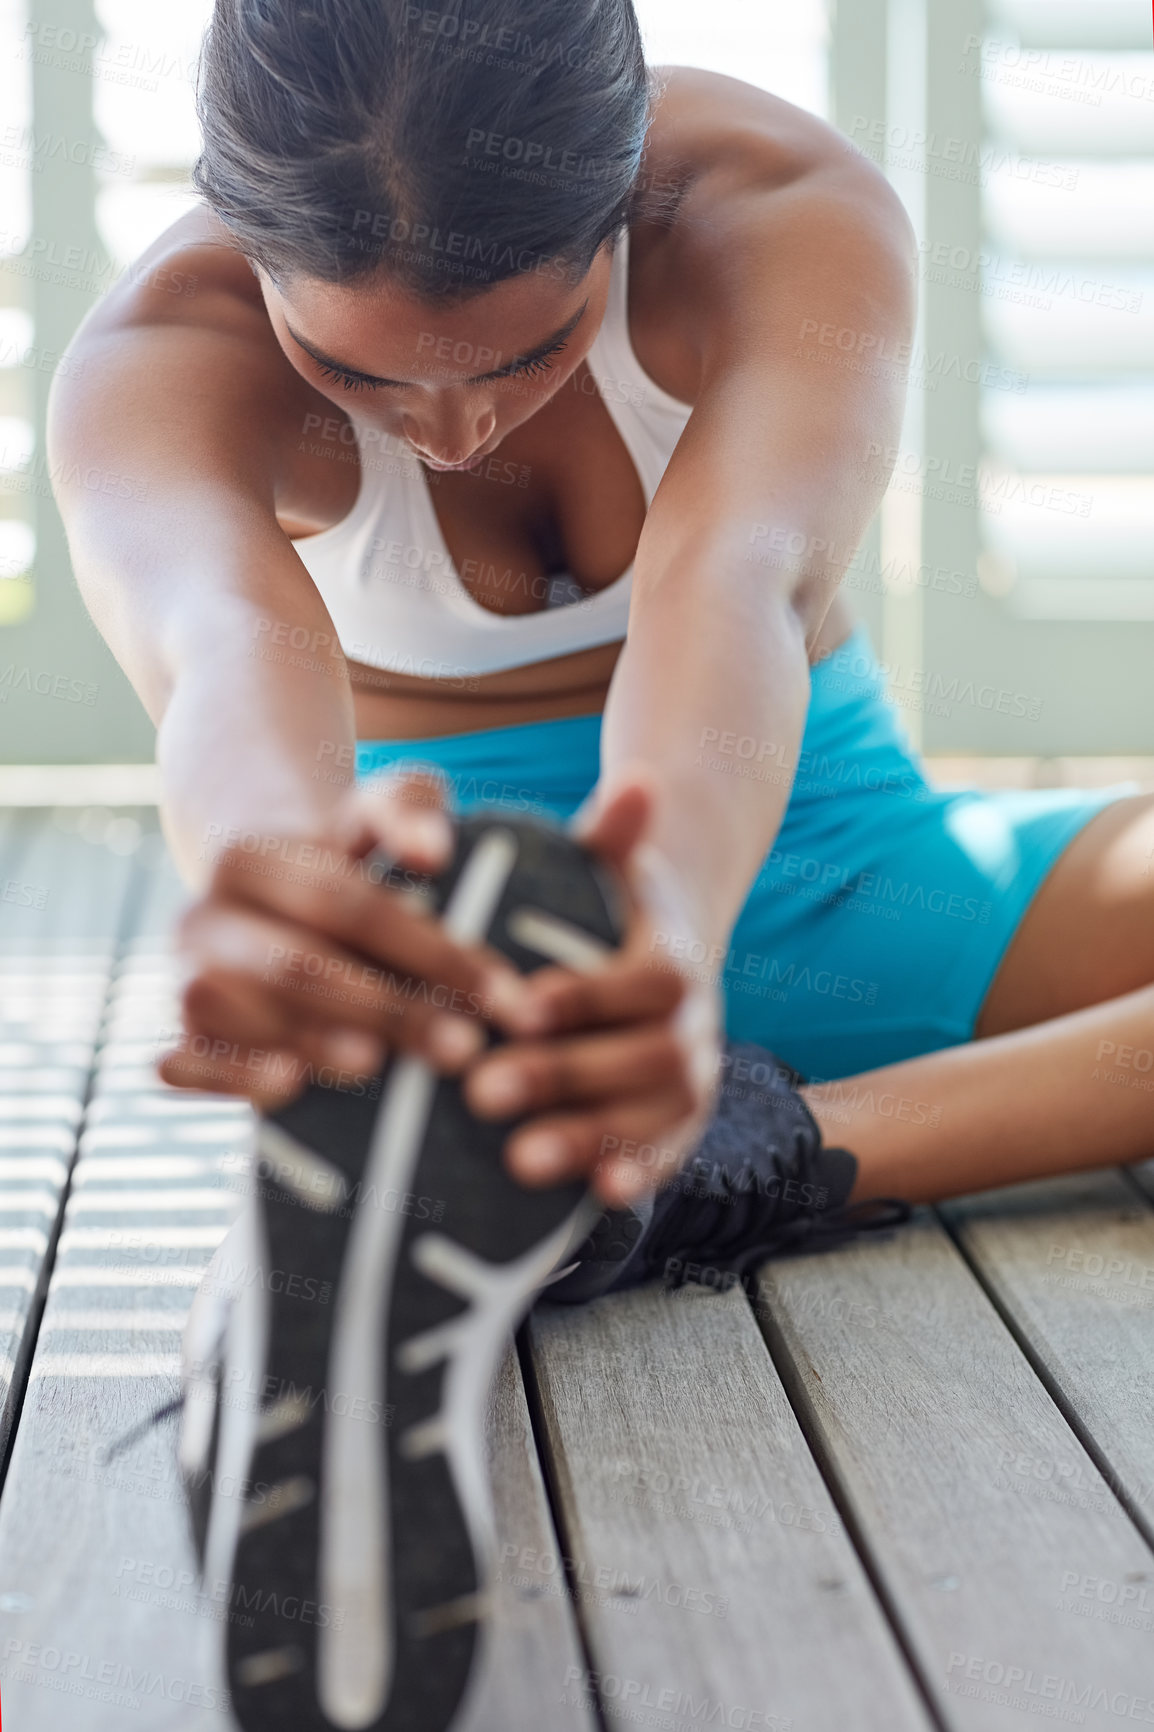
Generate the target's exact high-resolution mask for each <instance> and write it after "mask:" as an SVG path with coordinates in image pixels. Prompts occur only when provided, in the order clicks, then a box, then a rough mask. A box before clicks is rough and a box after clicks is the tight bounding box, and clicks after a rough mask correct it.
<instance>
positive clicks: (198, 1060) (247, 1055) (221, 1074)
mask: <svg viewBox="0 0 1154 1732" xmlns="http://www.w3.org/2000/svg"><path fill="white" fill-rule="evenodd" d="M222 1048H223V1049H224V1050H221V1049H222ZM156 1068H157V1071H158V1073H159V1075H160V1077H161V1080H162V1081H163V1082H166V1083H168V1084H169V1086H170V1087H171V1088H179V1089H199V1090H203V1091H206V1092H207V1093H209V1094H220V1095H243V1096H244V1097H245V1098H246V1099H247V1100H250V1101H251V1102H252V1103H253V1105H254V1106H255V1107H257V1108H259V1110H260V1111H262V1112H273V1111H275V1110H276V1109H277V1108H279V1107H282V1106H287V1104H288V1103H289V1101H291V1100H295V1099H296V1097H297V1095H298V1094H300V1092H301V1090H302V1089H303V1088H304V1087H305V1085H306V1083H307V1082H308V1081H309V1080H310V1076H309V1066H308V1064H307V1062H306V1061H305V1060H303V1059H301V1058H300V1057H299V1056H298V1055H297V1054H296V1053H294V1052H275V1051H267V1050H265V1049H263V1048H247V1047H237V1046H234V1045H231V1044H230V1043H227V1042H223V1041H222V1042H220V1043H219V1044H217V1043H210V1044H208V1045H206V1046H205V1047H204V1048H201V1047H199V1045H198V1043H197V1042H196V1041H195V1040H193V1041H186V1042H184V1043H183V1044H182V1045H181V1046H179V1047H177V1048H175V1049H174V1050H173V1051H172V1052H170V1053H166V1054H165V1055H164V1057H163V1058H162V1059H161V1060H160V1062H159V1064H158V1065H157V1067H156Z"/></svg>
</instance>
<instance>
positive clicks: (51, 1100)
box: [0, 811, 132, 1452]
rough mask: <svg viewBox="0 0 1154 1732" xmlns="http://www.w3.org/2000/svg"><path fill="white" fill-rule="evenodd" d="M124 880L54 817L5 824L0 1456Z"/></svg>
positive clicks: (40, 1287)
mask: <svg viewBox="0 0 1154 1732" xmlns="http://www.w3.org/2000/svg"><path fill="white" fill-rule="evenodd" d="M110 821H111V818H110ZM118 834H119V832H118ZM131 873H132V865H131V860H130V857H129V856H128V854H127V853H124V852H119V853H118V852H116V851H115V850H111V849H109V848H108V847H106V846H103V845H102V844H100V843H98V842H97V841H94V840H93V839H92V838H88V839H85V838H84V837H82V836H79V835H78V834H76V833H75V832H74V831H70V830H69V829H67V828H65V827H62V825H61V824H60V823H59V822H57V815H55V814H53V813H52V812H51V811H36V812H10V813H8V814H6V822H5V829H4V834H3V844H2V854H0V1452H2V1451H3V1449H4V1448H6V1446H7V1441H8V1437H9V1433H10V1431H11V1426H12V1422H13V1417H14V1413H15V1408H16V1405H17V1402H18V1400H19V1397H20V1392H21V1390H22V1388H23V1383H24V1377H25V1374H26V1371H27V1366H28V1362H29V1358H30V1355H31V1351H32V1345H33V1338H34V1334H35V1329H36V1324H37V1321H38V1317H39V1311H40V1305H41V1302H42V1300H43V1296H44V1291H45V1287H46V1284H47V1274H48V1269H47V1259H48V1256H49V1254H50V1250H51V1246H52V1244H53V1242H54V1239H55V1236H56V1232H57V1229H58V1225H59V1220H60V1213H61V1208H62V1203H63V1197H64V1192H65V1189H66V1186H67V1183H68V1175H69V1169H70V1166H71V1163H72V1159H73V1156H74V1153H75V1147H76V1138H77V1132H78V1128H79V1124H80V1119H81V1116H82V1112H83V1103H84V1099H85V1096H86V1093H87V1089H88V1082H89V1075H90V1071H91V1067H92V1063H93V1057H94V1053H95V1049H96V1044H97V1041H98V1038H99V1032H100V1025H101V1019H102V1016H103V1013H104V1007H105V1002H106V998H107V994H108V987H109V980H110V971H111V966H112V958H113V952H114V946H115V942H116V935H117V932H118V929H119V926H120V922H121V917H122V911H123V907H124V901H125V897H126V894H127V888H128V883H129V879H130V876H131Z"/></svg>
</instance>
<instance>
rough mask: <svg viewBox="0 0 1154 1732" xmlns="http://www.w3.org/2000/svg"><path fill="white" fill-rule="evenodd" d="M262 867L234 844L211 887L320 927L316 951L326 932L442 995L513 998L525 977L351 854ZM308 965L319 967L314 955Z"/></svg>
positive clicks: (312, 928) (351, 951)
mask: <svg viewBox="0 0 1154 1732" xmlns="http://www.w3.org/2000/svg"><path fill="white" fill-rule="evenodd" d="M260 868H261V862H259V861H255V860H254V859H253V858H252V857H251V856H249V855H244V854H238V853H237V852H236V851H230V852H228V853H226V854H224V855H222V857H221V859H220V861H219V862H218V864H217V866H216V868H215V871H214V874H213V885H212V894H213V895H214V896H215V897H217V898H219V899H221V900H223V901H225V902H235V903H237V904H239V905H241V906H242V907H245V908H251V909H253V910H254V911H257V912H259V913H260V914H262V915H264V916H265V917H266V918H267V917H268V916H269V915H270V914H272V915H277V916H279V917H280V918H281V919H282V920H285V921H288V922H290V923H292V924H293V925H295V926H298V927H303V928H305V929H306V931H308V932H310V933H311V934H313V935H314V937H313V943H312V945H311V946H310V950H311V952H313V953H319V951H320V948H321V947H320V946H318V944H317V943H316V936H315V935H317V934H320V935H321V936H322V937H324V938H327V939H329V940H330V941H332V942H333V943H335V944H336V945H337V946H339V947H341V950H342V952H343V954H344V955H345V956H349V955H352V956H353V957H364V956H368V957H371V958H372V959H373V960H374V961H376V962H380V963H383V964H385V965H386V970H387V972H388V973H389V974H390V975H391V976H393V977H400V978H405V977H408V978H411V979H414V980H419V981H424V982H426V983H427V984H428V986H429V987H433V988H438V989H440V992H441V993H442V995H445V994H447V995H450V996H451V995H452V994H454V993H459V994H461V995H462V998H463V999H464V1000H468V999H469V998H470V996H471V995H472V996H473V997H475V998H476V999H478V1000H480V999H483V998H485V997H487V996H491V995H493V993H494V991H495V990H496V991H499V992H501V993H503V994H504V995H506V996H509V997H511V998H512V999H514V1000H515V998H516V996H517V991H518V986H519V984H520V983H519V977H518V976H517V974H516V972H515V971H514V970H513V968H512V967H511V965H510V964H509V963H508V962H507V961H506V960H505V959H503V958H501V957H499V956H498V954H497V952H496V951H491V950H488V949H487V948H486V947H484V946H482V945H464V944H461V943H459V942H458V941H457V940H456V939H454V938H452V937H450V935H449V933H448V932H447V931H446V930H445V928H444V926H443V925H442V924H441V922H440V921H439V920H438V919H436V918H435V917H433V916H432V915H430V914H429V913H427V912H426V911H424V910H420V909H416V908H414V907H412V906H411V905H409V904H407V903H406V902H404V901H403V900H402V899H401V898H400V897H399V896H397V895H395V894H390V893H389V892H388V891H386V890H383V889H382V888H381V887H380V886H379V885H377V884H374V883H373V882H371V880H370V879H368V878H367V877H366V876H364V875H363V874H358V873H357V872H356V871H355V869H352V868H351V867H350V864H349V863H348V862H347V861H346V863H345V864H344V865H342V864H341V863H340V862H337V863H336V864H335V865H334V864H333V863H331V862H329V861H323V862H322V865H321V867H319V868H318V869H317V870H316V871H314V872H312V873H310V874H308V875H307V876H306V875H305V874H301V873H287V872H278V873H275V874H273V875H269V874H267V873H266V872H265V871H262V870H261V869H260ZM274 960H278V961H281V962H283V961H284V958H276V959H274ZM329 961H331V958H330V959H329ZM310 966H312V967H314V968H315V961H310ZM498 982H500V984H499V985H498V984H497V983H498ZM454 1008H457V1007H456V1006H454Z"/></svg>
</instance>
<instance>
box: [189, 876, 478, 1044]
mask: <svg viewBox="0 0 1154 1732" xmlns="http://www.w3.org/2000/svg"><path fill="white" fill-rule="evenodd" d="M181 937H182V943H183V945H184V946H185V948H186V949H187V950H189V951H190V952H191V954H192V958H193V962H194V966H195V970H196V972H195V975H194V977H193V979H192V980H191V981H190V982H189V984H188V985H187V986H186V988H185V991H184V997H183V1009H184V1015H185V1020H186V1024H187V1026H188V1027H189V1028H190V1029H191V1030H193V1031H196V1032H199V1033H203V1034H207V1035H216V1034H218V1033H224V1032H227V1033H228V1034H229V1037H230V1038H232V1039H243V1040H246V1041H248V1042H249V1043H250V1044H252V1045H268V1046H272V1045H280V1046H294V1045H295V1044H296V1041H297V1039H298V1038H299V1032H300V1030H301V1029H302V1027H304V1026H306V1025H313V1024H315V1025H317V1026H320V1027H324V1028H327V1029H330V1030H331V1031H333V1032H337V1031H339V1030H348V1031H360V1032H361V1033H363V1034H368V1035H372V1036H375V1037H376V1039H377V1040H383V1041H384V1042H385V1043H386V1044H387V1045H389V1046H394V1045H395V1046H398V1047H400V1048H401V1049H402V1050H404V1051H407V1052H420V1053H421V1055H422V1056H423V1057H425V1058H427V1059H429V1061H430V1062H431V1063H433V1064H435V1065H436V1066H437V1068H438V1069H440V1070H445V1071H452V1070H455V1069H458V1068H459V1067H460V1066H461V1065H463V1064H465V1063H467V1062H468V1061H469V1060H470V1059H472V1058H474V1057H476V1055H477V1053H478V1051H479V1050H480V1049H481V1047H482V1046H483V1045H484V1043H485V1038H486V1037H485V1034H484V1031H483V1029H482V1027H481V1019H482V1017H483V1016H484V1015H485V1012H486V1004H487V1000H486V999H485V997H484V996H483V995H482V994H474V993H460V992H458V991H456V990H454V991H453V992H450V991H449V990H448V989H447V988H437V987H433V988H432V989H429V988H428V985H427V983H421V982H416V983H415V982H413V981H412V980H411V979H410V978H408V977H406V976H405V975H403V974H402V975H400V976H398V975H396V974H394V973H393V971H392V970H389V969H382V968H379V967H377V966H376V965H374V964H367V963H365V962H364V961H363V960H362V959H361V958H360V957H357V956H354V955H351V954H350V953H349V952H347V951H343V950H341V949H340V948H339V947H336V946H326V945H324V944H323V942H318V939H317V935H316V933H315V932H308V931H303V930H301V929H299V928H296V927H293V926H286V925H284V924H282V923H280V922H276V921H270V920H263V919H262V918H261V916H260V915H258V914H256V913H252V912H249V911H248V910H247V909H245V910H232V909H229V908H227V907H226V908H204V907H200V908H197V909H194V910H193V912H192V913H191V914H190V915H189V916H187V917H186V919H185V921H184V922H183V924H182V929H181ZM225 1005H227V1006H228V1014H229V1020H228V1021H227V1022H226V1023H225V1024H223V1025H221V1024H219V1023H218V1017H219V1014H220V1011H221V1009H222V1007H224V1006H225Z"/></svg>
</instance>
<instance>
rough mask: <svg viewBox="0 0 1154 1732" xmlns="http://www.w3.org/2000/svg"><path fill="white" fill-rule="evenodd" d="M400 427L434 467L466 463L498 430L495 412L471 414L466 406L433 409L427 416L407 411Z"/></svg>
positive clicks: (479, 411) (487, 409)
mask: <svg viewBox="0 0 1154 1732" xmlns="http://www.w3.org/2000/svg"><path fill="white" fill-rule="evenodd" d="M401 426H402V430H403V432H404V435H405V438H406V439H407V440H408V442H409V444H410V445H412V446H413V447H414V449H415V450H417V451H419V452H420V453H421V454H422V455H423V456H425V457H431V458H432V459H433V461H434V462H435V463H467V462H468V461H469V458H470V457H471V456H472V455H473V453H474V451H479V450H480V448H481V446H482V445H483V444H484V443H485V441H486V439H490V438H492V435H493V432H494V430H495V428H496V426H497V413H496V410H495V409H492V408H486V409H481V410H477V409H473V410H469V409H468V408H467V407H466V406H465V405H464V404H458V405H453V404H451V403H445V404H440V405H430V406H429V410H428V412H427V413H424V414H421V415H415V414H413V413H412V411H408V410H407V411H406V412H405V414H404V415H403V416H402V417H401Z"/></svg>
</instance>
